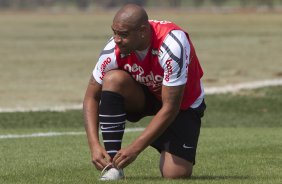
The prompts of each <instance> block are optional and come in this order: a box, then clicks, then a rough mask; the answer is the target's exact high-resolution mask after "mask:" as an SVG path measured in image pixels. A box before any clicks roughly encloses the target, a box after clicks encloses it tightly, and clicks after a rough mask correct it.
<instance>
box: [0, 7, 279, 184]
mask: <svg viewBox="0 0 282 184" xmlns="http://www.w3.org/2000/svg"><path fill="white" fill-rule="evenodd" d="M148 13H149V16H150V18H151V19H166V20H172V21H175V22H176V23H178V24H179V25H180V26H182V27H183V28H184V29H186V30H187V31H188V32H189V33H190V35H191V37H192V40H193V42H194V45H195V47H196V50H197V53H198V55H199V58H200V60H201V63H202V66H203V68H204V71H205V75H204V78H203V82H204V85H205V86H208V87H209V86H222V85H226V84H235V83H241V82H246V81H256V80H264V79H273V78H281V77H282V68H281V65H282V62H281V48H282V37H281V35H282V14H281V13H228V12H225V13H212V12H206V13H196V12H193V13H191V12H187V11H185V10H183V9H182V10H180V11H177V10H168V9H165V10H160V9H148ZM113 14H114V10H111V11H106V12H105V11H102V10H97V11H95V12H87V13H78V12H64V13H58V12H57V13H54V12H53V13H50V12H17V13H15V12H13V13H11V12H0V109H5V108H16V107H24V108H33V107H53V106H61V105H73V104H81V102H82V99H83V95H84V91H85V87H86V85H87V82H88V78H89V76H90V74H91V71H92V69H93V67H94V65H95V62H96V60H97V57H98V55H99V52H100V50H101V49H102V47H103V46H104V44H105V43H106V41H107V39H108V38H109V37H110V36H111V29H110V25H111V21H112V16H113ZM281 94H282V87H281V86H277V87H268V88H261V89H256V90H247V91H240V92H237V93H235V94H233V93H228V94H220V95H208V96H207V98H206V102H207V105H208V108H207V111H206V114H205V117H204V118H203V122H202V131H201V136H200V140H199V147H198V154H197V164H196V166H195V169H194V174H193V177H192V178H191V179H190V180H173V181H172V180H163V179H161V177H160V174H159V171H158V159H159V158H158V153H157V152H156V151H155V150H153V149H152V148H148V149H146V150H145V151H144V152H143V153H142V154H141V155H140V156H139V157H138V159H137V160H136V161H135V162H134V163H133V164H132V165H130V166H129V167H128V168H127V169H125V173H126V179H125V180H124V181H121V182H118V183H130V184H131V183H132V184H135V183H195V184H198V183H199V184H202V183H203V184H206V183H216V184H218V183H219V184H221V183H222V184H223V183H231V184H232V183H234V184H238V183H246V184H250V183H251V184H252V183H253V184H260V183H263V184H281V183H282V174H281V173H282V167H281V165H282V155H281V153H282V141H281V140H282V114H281V107H282V96H281ZM149 120H150V117H149V118H146V119H144V120H143V121H141V122H138V123H136V124H131V123H128V124H127V128H134V127H145V126H146V124H147V123H148V121H149ZM48 132H60V133H64V132H74V133H78V134H77V135H61V136H53V137H26V138H7V137H8V135H14V136H15V135H30V134H33V133H48ZM139 133H140V132H128V133H126V135H125V142H124V143H123V146H125V145H127V144H129V143H130V142H131V141H132V140H133V139H134V138H135V137H136V136H138V134H139ZM99 174H100V173H99V172H98V171H96V170H95V169H94V166H92V164H91V163H90V153H89V150H88V146H87V140H86V136H85V133H84V129H83V117H82V112H81V110H71V111H66V112H50V111H41V112H11V113H0V184H2V183H3V184H14V183H24V184H26V183H28V184H32V183H34V184H35V183H36V184H37V183H67V184H69V183H99V182H98V181H97V178H98V177H99Z"/></svg>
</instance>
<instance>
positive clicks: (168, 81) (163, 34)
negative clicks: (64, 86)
mask: <svg viewBox="0 0 282 184" xmlns="http://www.w3.org/2000/svg"><path fill="white" fill-rule="evenodd" d="M150 24H151V28H152V41H151V46H150V47H149V49H148V50H147V54H145V55H144V58H143V59H142V60H140V59H139V58H140V57H139V58H138V56H139V55H140V54H139V55H138V53H136V52H132V53H130V54H129V55H123V54H121V53H120V51H119V48H118V47H117V45H116V44H115V42H114V40H113V38H111V39H110V40H109V42H108V43H107V45H106V46H105V48H104V50H103V51H102V52H101V54H100V57H99V60H98V62H97V64H96V66H95V68H94V70H93V76H94V78H95V80H96V81H97V82H98V83H100V84H102V83H103V77H104V75H105V73H106V72H107V71H110V70H113V69H122V70H126V71H128V72H129V73H130V74H131V75H132V77H133V78H134V79H135V80H136V81H138V82H139V83H141V84H143V85H146V86H147V87H148V88H149V90H150V91H151V92H152V93H153V94H154V95H155V96H156V97H157V98H158V99H159V100H161V86H162V85H165V86H179V85H186V87H185V92H184V95H183V99H182V104H181V109H187V108H188V107H192V108H196V107H198V106H199V105H200V104H201V102H202V101H203V98H204V90H203V87H202V84H201V81H200V79H201V77H202V76H203V71H202V68H201V66H200V63H199V61H198V58H197V55H196V52H195V49H194V47H193V44H192V42H191V40H190V38H189V35H188V34H187V33H186V32H184V31H183V30H182V29H181V28H180V27H178V26H177V25H175V24H173V23H172V22H168V21H155V20H150Z"/></svg>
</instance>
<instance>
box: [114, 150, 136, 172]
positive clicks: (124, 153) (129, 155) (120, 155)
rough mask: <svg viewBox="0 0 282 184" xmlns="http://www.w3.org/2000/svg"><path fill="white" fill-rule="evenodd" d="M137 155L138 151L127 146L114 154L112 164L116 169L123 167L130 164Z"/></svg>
mask: <svg viewBox="0 0 282 184" xmlns="http://www.w3.org/2000/svg"><path fill="white" fill-rule="evenodd" d="M137 156H138V152H137V151H135V150H134V149H133V148H132V147H130V146H128V147H126V148H123V149H121V150H119V152H117V154H116V156H115V157H114V158H113V165H114V166H115V167H116V168H118V169H123V168H125V167H126V166H128V165H129V164H131V163H132V162H133V161H134V160H135V159H136V158H137Z"/></svg>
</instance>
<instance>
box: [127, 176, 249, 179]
mask: <svg viewBox="0 0 282 184" xmlns="http://www.w3.org/2000/svg"><path fill="white" fill-rule="evenodd" d="M126 179H127V180H166V179H164V178H162V177H161V176H129V177H126ZM226 179H232V180H246V179H250V177H249V176H192V177H191V178H186V179H185V178H182V179H180V180H226Z"/></svg>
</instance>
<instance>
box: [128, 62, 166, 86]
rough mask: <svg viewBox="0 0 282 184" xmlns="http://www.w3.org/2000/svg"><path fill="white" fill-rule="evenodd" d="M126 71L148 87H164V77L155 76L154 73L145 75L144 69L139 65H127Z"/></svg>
mask: <svg viewBox="0 0 282 184" xmlns="http://www.w3.org/2000/svg"><path fill="white" fill-rule="evenodd" d="M124 69H125V70H127V71H129V72H130V73H131V75H132V77H133V78H134V79H135V80H136V81H138V82H140V83H142V84H144V85H146V86H152V87H158V86H161V85H162V81H163V77H162V76H161V75H155V74H154V73H153V72H152V71H150V73H148V74H147V75H145V73H144V69H143V68H142V67H141V66H139V65H137V64H133V65H132V66H131V65H130V64H126V65H124Z"/></svg>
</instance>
